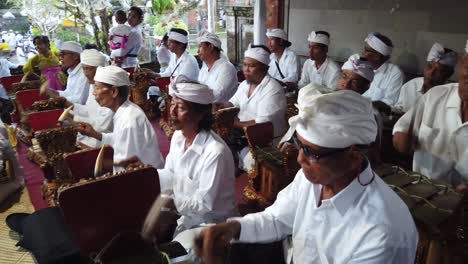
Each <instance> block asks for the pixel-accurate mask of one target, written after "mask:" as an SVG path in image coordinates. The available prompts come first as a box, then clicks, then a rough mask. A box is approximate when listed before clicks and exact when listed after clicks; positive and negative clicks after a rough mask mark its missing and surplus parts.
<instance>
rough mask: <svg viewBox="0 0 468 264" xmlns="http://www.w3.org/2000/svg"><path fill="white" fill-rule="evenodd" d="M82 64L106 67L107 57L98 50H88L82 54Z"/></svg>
mask: <svg viewBox="0 0 468 264" xmlns="http://www.w3.org/2000/svg"><path fill="white" fill-rule="evenodd" d="M80 59H81V63H82V64H86V65H89V66H94V67H99V66H105V65H106V57H104V55H102V54H101V52H99V51H98V50H96V49H86V50H83V52H81V54H80Z"/></svg>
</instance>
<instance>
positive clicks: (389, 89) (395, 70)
mask: <svg viewBox="0 0 468 264" xmlns="http://www.w3.org/2000/svg"><path fill="white" fill-rule="evenodd" d="M364 42H365V43H366V44H365V46H364V51H363V52H362V55H359V54H355V55H352V56H351V57H353V58H356V57H363V58H365V59H366V60H367V61H369V63H370V64H371V65H372V67H373V68H374V71H375V75H374V80H373V81H372V83H371V85H370V88H369V90H367V92H365V93H364V96H365V97H368V98H370V99H371V100H372V102H373V104H374V106H375V107H376V108H377V109H378V110H379V111H380V112H384V113H389V112H390V111H391V107H392V106H394V105H395V104H396V102H397V101H398V96H399V95H400V88H401V86H402V85H403V79H404V76H403V73H402V72H401V70H400V68H399V67H398V66H396V65H395V64H392V63H390V56H391V54H392V51H393V43H392V41H391V40H390V39H389V38H388V37H386V36H384V35H382V34H380V33H377V32H376V33H370V34H369V35H368V36H367V38H366V39H365V40H364Z"/></svg>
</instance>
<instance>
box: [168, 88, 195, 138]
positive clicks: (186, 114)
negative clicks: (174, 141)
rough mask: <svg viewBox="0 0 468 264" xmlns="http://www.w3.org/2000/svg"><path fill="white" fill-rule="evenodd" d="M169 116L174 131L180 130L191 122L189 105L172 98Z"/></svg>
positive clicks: (181, 100)
mask: <svg viewBox="0 0 468 264" xmlns="http://www.w3.org/2000/svg"><path fill="white" fill-rule="evenodd" d="M169 114H170V118H171V124H172V125H173V127H174V128H175V129H176V130H180V129H182V128H184V127H185V126H187V125H188V124H189V123H191V122H193V116H192V109H191V105H190V103H189V102H187V101H185V100H183V99H180V98H177V97H175V96H174V97H172V100H171V105H170V109H169Z"/></svg>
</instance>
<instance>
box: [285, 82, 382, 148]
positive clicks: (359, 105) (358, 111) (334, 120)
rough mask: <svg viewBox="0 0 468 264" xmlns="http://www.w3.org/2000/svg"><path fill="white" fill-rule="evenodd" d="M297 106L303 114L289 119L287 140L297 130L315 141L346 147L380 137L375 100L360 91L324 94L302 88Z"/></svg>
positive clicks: (304, 136) (319, 144) (365, 143)
mask: <svg viewBox="0 0 468 264" xmlns="http://www.w3.org/2000/svg"><path fill="white" fill-rule="evenodd" d="M296 107H297V108H298V109H299V114H298V115H296V116H293V117H291V118H290V119H289V125H290V128H289V130H288V132H287V133H286V135H285V136H284V137H283V140H285V139H286V140H287V139H289V138H291V136H292V135H293V134H294V132H295V131H297V133H299V134H300V135H301V137H303V138H304V139H305V140H307V141H308V142H310V143H312V144H315V145H318V146H321V147H325V148H346V147H349V146H351V145H367V144H370V143H372V142H374V141H375V138H376V136H377V123H376V121H375V118H374V111H373V107H372V102H371V101H370V100H369V99H368V98H366V97H363V96H361V95H360V94H358V93H356V92H353V91H346V90H345V91H337V92H333V93H329V94H323V95H321V94H318V93H317V92H316V91H315V89H313V90H311V89H307V90H304V89H301V90H299V96H298V104H297V105H296ZM283 140H282V141H283Z"/></svg>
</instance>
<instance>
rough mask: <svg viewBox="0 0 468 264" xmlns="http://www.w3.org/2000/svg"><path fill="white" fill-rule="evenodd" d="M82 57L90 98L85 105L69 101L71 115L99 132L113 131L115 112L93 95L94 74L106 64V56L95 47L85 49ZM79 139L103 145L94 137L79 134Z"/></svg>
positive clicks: (92, 144) (95, 144) (88, 144)
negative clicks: (103, 105) (101, 103)
mask: <svg viewBox="0 0 468 264" xmlns="http://www.w3.org/2000/svg"><path fill="white" fill-rule="evenodd" d="M80 57H81V64H82V67H83V72H84V74H85V76H86V78H88V82H89V83H90V85H89V94H88V99H87V100H86V103H85V104H84V105H82V104H78V103H75V104H71V103H69V102H68V101H67V106H68V105H70V106H72V107H71V109H72V111H71V115H72V118H73V121H75V122H86V123H89V124H90V125H91V126H92V127H93V128H94V129H95V130H96V131H97V132H104V133H108V132H112V116H113V115H114V113H113V112H112V111H111V110H110V109H109V108H106V107H102V106H100V105H99V104H98V103H97V101H96V98H94V95H93V93H94V75H95V74H96V70H97V68H98V67H103V66H105V65H106V63H107V62H106V57H104V56H103V55H102V54H101V53H100V52H99V51H98V50H95V49H87V50H84V51H83V52H82V53H81V54H80ZM77 139H78V141H80V142H81V143H83V144H85V145H87V146H90V147H99V146H101V142H100V141H99V140H97V139H95V138H92V137H88V136H84V135H81V134H79V135H78V138H77Z"/></svg>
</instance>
